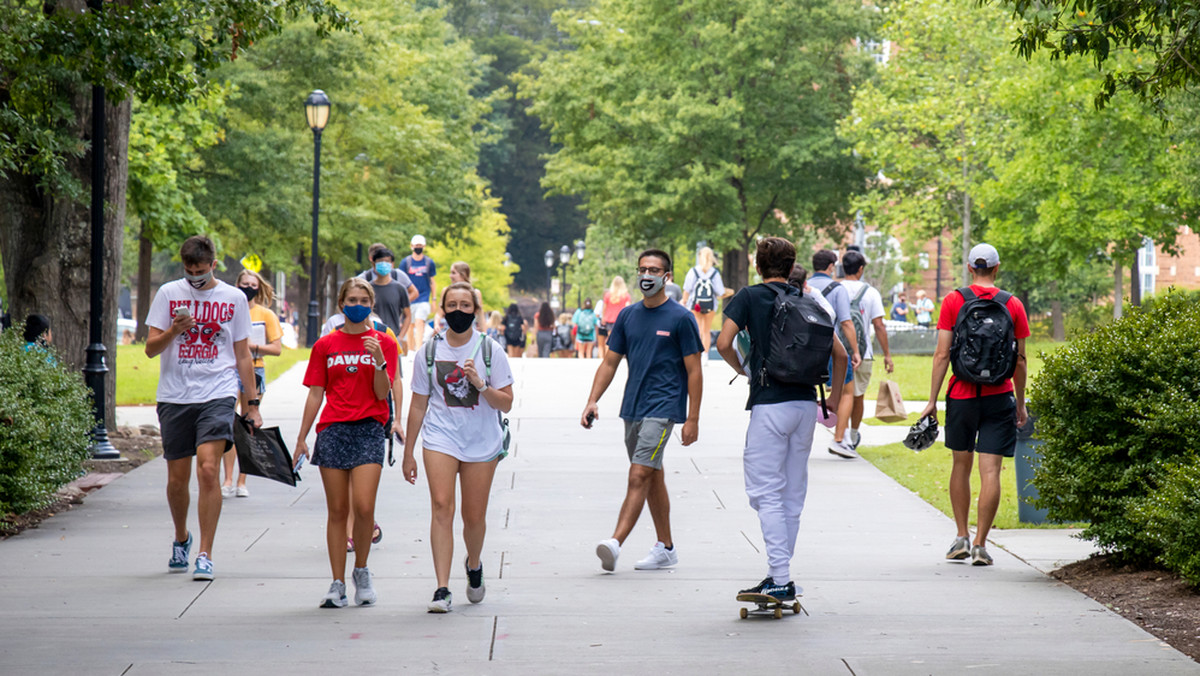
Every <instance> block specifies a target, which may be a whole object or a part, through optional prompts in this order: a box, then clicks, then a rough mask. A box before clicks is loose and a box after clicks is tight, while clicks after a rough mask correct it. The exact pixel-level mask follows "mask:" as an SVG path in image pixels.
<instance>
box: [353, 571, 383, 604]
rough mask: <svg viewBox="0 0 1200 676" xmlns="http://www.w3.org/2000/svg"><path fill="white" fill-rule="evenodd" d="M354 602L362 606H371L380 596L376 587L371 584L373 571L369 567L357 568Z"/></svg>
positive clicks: (354, 576)
mask: <svg viewBox="0 0 1200 676" xmlns="http://www.w3.org/2000/svg"><path fill="white" fill-rule="evenodd" d="M352 577H353V578H354V602H355V603H357V604H358V605H360V606H369V605H371V604H372V603H375V600H376V599H377V598H378V596H376V594H375V587H374V586H373V585H372V584H371V571H370V570H369V569H367V568H355V569H354V574H353V576H352Z"/></svg>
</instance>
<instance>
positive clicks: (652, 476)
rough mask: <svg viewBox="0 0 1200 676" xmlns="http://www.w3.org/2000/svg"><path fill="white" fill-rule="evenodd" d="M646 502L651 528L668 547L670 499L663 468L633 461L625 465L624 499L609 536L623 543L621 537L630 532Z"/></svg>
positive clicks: (669, 541) (627, 535) (669, 543)
mask: <svg viewBox="0 0 1200 676" xmlns="http://www.w3.org/2000/svg"><path fill="white" fill-rule="evenodd" d="M647 502H649V503H650V518H652V519H654V530H655V532H656V534H657V535H658V539H659V541H660V542H662V543H663V545H665V546H667V547H671V546H673V545H674V543H673V542H672V541H671V501H670V496H669V495H668V493H667V484H666V479H665V475H664V473H663V471H662V470H661V469H654V468H653V467H647V466H646V465H639V464H637V463H634V464H631V465H630V466H629V484H628V486H627V488H626V489H625V501H624V502H623V503H621V511H620V513H619V514H618V516H617V528H616V530H614V531H613V539H615V540H616V541H617V542H619V543H621V544H625V538H627V537H629V534H630V533H631V532H633V527H634V526H635V525H637V520H638V517H639V516H641V514H642V507H643V506H644V505H645V504H646V503H647Z"/></svg>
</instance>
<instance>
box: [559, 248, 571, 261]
mask: <svg viewBox="0 0 1200 676" xmlns="http://www.w3.org/2000/svg"><path fill="white" fill-rule="evenodd" d="M558 261H559V262H560V263H562V264H563V265H566V264H567V263H570V262H571V247H569V246H567V245H566V244H564V245H562V248H561V249H559V250H558Z"/></svg>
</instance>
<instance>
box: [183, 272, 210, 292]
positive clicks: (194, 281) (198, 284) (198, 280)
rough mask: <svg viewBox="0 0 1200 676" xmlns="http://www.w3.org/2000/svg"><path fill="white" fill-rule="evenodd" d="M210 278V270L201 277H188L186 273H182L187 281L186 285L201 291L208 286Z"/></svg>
mask: <svg viewBox="0 0 1200 676" xmlns="http://www.w3.org/2000/svg"><path fill="white" fill-rule="evenodd" d="M212 276H213V273H212V270H209V271H208V272H206V273H204V274H202V275H189V274H188V273H186V272H185V273H183V277H184V279H186V280H187V282H188V284H191V285H192V288H193V289H203V288H204V287H205V286H206V285H207V284H208V280H210V279H212Z"/></svg>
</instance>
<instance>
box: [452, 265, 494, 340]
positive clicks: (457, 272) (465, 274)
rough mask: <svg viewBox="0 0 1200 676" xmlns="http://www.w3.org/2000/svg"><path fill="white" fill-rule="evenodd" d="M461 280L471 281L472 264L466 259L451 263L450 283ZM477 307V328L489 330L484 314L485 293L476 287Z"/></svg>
mask: <svg viewBox="0 0 1200 676" xmlns="http://www.w3.org/2000/svg"><path fill="white" fill-rule="evenodd" d="M460 282H461V283H463V284H470V283H471V266H470V265H468V264H467V262H466V261H454V262H453V263H451V264H450V283H451V284H458V283H460ZM472 288H473V287H472ZM475 307H476V308H477V309H478V312H477V314H476V317H475V330H476V331H478V332H480V333H483V332H484V331H487V321H486V320H485V319H484V315H483V294H481V293H479V289H475Z"/></svg>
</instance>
